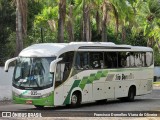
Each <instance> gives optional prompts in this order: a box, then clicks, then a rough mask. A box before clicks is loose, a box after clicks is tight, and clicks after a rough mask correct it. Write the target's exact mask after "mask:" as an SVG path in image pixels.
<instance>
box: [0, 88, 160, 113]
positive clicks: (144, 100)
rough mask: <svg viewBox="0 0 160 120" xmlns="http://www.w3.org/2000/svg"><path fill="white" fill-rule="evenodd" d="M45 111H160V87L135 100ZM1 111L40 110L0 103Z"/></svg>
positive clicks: (48, 108)
mask: <svg viewBox="0 0 160 120" xmlns="http://www.w3.org/2000/svg"><path fill="white" fill-rule="evenodd" d="M44 110H45V111H46V110H48V111H160V87H154V89H153V91H152V93H151V94H147V95H143V96H136V97H135V101H134V102H121V101H119V100H110V101H107V102H106V103H96V102H92V103H85V104H82V105H81V106H80V107H79V108H69V107H66V106H60V107H46V108H45V109H44ZM0 111H39V110H38V109H36V108H35V107H34V106H32V105H19V104H12V103H10V104H0Z"/></svg>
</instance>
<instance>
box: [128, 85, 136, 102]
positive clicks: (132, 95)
mask: <svg viewBox="0 0 160 120" xmlns="http://www.w3.org/2000/svg"><path fill="white" fill-rule="evenodd" d="M134 98H135V89H134V88H133V87H131V88H130V89H129V92H128V97H127V101H129V102H133V101H134Z"/></svg>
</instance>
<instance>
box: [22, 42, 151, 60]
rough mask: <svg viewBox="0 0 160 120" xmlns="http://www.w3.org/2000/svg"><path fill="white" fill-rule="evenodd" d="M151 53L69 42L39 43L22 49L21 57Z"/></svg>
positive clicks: (112, 44)
mask: <svg viewBox="0 0 160 120" xmlns="http://www.w3.org/2000/svg"><path fill="white" fill-rule="evenodd" d="M95 49H97V50H98V51H104V50H108V51H112V50H113V51H153V50H152V48H149V47H142V46H131V45H116V44H114V43H112V42H71V43H41V44H34V45H31V46H29V47H27V48H25V49H23V50H22V51H21V52H20V54H19V56H21V57H53V56H58V55H60V54H61V53H63V52H67V51H77V50H80V51H81V50H82V51H94V50H95Z"/></svg>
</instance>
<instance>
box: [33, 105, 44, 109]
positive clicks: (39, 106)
mask: <svg viewBox="0 0 160 120" xmlns="http://www.w3.org/2000/svg"><path fill="white" fill-rule="evenodd" d="M34 106H35V107H36V108H37V109H44V106H41V105H34Z"/></svg>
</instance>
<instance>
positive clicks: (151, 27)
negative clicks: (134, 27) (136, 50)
mask: <svg viewBox="0 0 160 120" xmlns="http://www.w3.org/2000/svg"><path fill="white" fill-rule="evenodd" d="M137 8H138V9H137V23H138V25H139V29H141V30H143V33H144V35H145V36H147V37H148V41H147V46H150V47H152V46H154V44H155V43H157V45H158V47H159V46H160V45H159V40H158V39H160V36H159V35H158V34H159V33H157V32H158V31H159V27H160V25H159V19H160V1H159V0H147V1H139V2H138V3H137ZM159 49H160V48H159Z"/></svg>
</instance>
